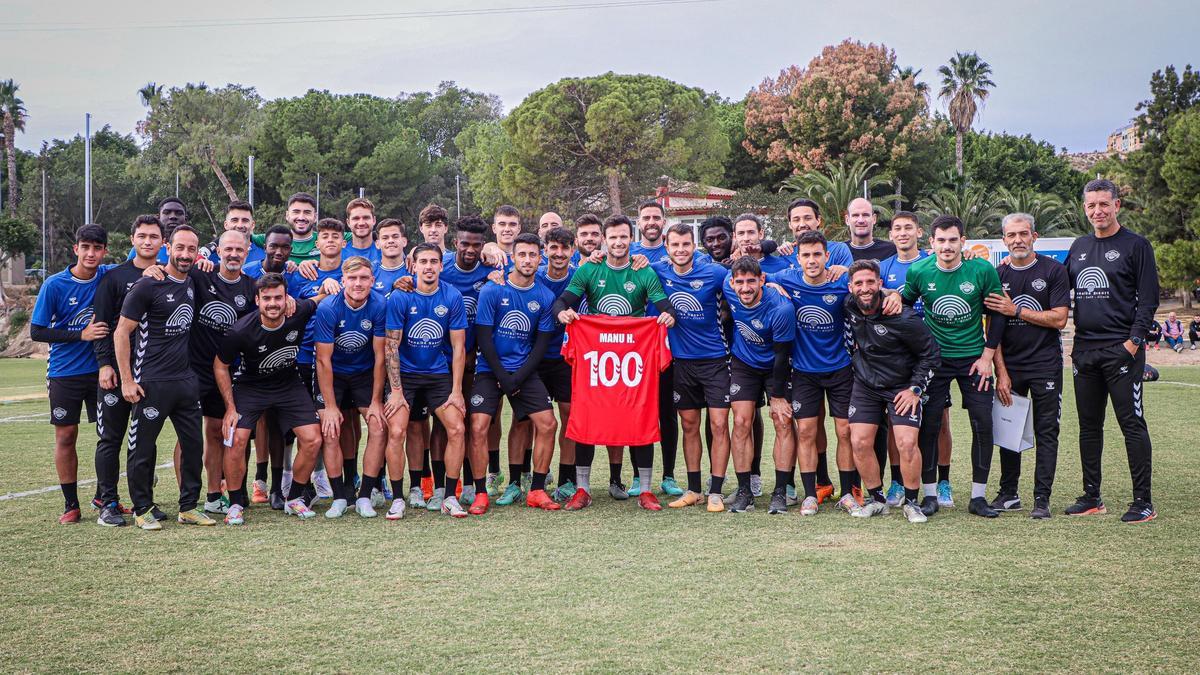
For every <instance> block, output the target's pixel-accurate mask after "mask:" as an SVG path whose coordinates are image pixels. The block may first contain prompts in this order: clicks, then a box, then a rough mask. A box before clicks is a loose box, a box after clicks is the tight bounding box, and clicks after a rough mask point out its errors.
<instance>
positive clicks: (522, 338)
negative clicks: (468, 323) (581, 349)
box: [475, 280, 561, 373]
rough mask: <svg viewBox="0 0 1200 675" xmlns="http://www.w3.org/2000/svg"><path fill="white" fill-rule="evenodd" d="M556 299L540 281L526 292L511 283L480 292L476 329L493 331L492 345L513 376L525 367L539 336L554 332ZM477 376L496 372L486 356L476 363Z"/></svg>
mask: <svg viewBox="0 0 1200 675" xmlns="http://www.w3.org/2000/svg"><path fill="white" fill-rule="evenodd" d="M556 299H557V297H556V296H555V295H554V294H553V293H552V292H551V291H550V289H549V288H546V287H545V286H543V285H541V284H539V283H538V282H537V281H536V280H535V281H534V282H533V283H532V284H530V285H529V286H528V287H526V288H518V287H517V286H514V285H513V284H512V282H511V281H509V282H508V283H506V284H504V285H503V286H501V285H500V284H488V285H487V286H484V288H483V290H482V291H480V292H479V305H478V309H477V312H476V314H475V325H477V326H491V327H492V343H493V344H495V345H496V353H497V354H498V355H499V356H500V365H501V366H503V367H504V369H505V370H507V371H508V372H510V373H511V372H514V371H516V370H518V369H519V368H520V367H521V366H523V365H525V361H526V360H527V359H528V358H529V353H530V352H532V351H533V343H534V339H535V336H536V334H537V333H539V332H540V333H553V332H554V330H555V328H556V325H555V321H554V315H553V314H551V313H550V306H551V305H553V304H554V301H555V300H556ZM560 348H561V347H560ZM475 372H477V373H490V372H492V369H491V367H490V366H489V365H488V362H487V359H485V358H484V357H483V354H480V355H479V358H478V359H477V360H476V363H475Z"/></svg>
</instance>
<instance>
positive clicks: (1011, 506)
mask: <svg viewBox="0 0 1200 675" xmlns="http://www.w3.org/2000/svg"><path fill="white" fill-rule="evenodd" d="M991 507H992V508H993V509H996V510H997V511H1020V510H1021V498H1020V497H1018V496H1016V495H1006V494H1004V493H1000V494H998V495H996V498H995V499H993V500H992V503H991Z"/></svg>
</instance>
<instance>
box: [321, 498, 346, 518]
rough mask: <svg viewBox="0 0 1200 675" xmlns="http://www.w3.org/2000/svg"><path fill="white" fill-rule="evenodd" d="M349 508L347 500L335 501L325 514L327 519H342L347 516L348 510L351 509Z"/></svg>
mask: <svg viewBox="0 0 1200 675" xmlns="http://www.w3.org/2000/svg"><path fill="white" fill-rule="evenodd" d="M349 506H350V505H349V504H347V503H346V500H345V499H335V500H333V503H332V504H330V505H329V510H328V511H326V512H325V517H326V518H341V517H342V516H343V515H345V513H346V509H347V508H349Z"/></svg>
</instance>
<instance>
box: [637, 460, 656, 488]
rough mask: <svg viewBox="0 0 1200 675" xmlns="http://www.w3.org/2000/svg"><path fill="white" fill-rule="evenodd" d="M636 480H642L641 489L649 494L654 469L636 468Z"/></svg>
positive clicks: (649, 467)
mask: <svg viewBox="0 0 1200 675" xmlns="http://www.w3.org/2000/svg"><path fill="white" fill-rule="evenodd" d="M638 478H641V479H642V489H643V490H645V491H646V492H649V491H650V485H651V484H653V483H654V467H652V466H647V467H638Z"/></svg>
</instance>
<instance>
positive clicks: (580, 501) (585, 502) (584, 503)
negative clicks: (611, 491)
mask: <svg viewBox="0 0 1200 675" xmlns="http://www.w3.org/2000/svg"><path fill="white" fill-rule="evenodd" d="M591 505H592V495H591V494H589V493H588V491H587V490H584V489H583V488H578V489H577V490H575V494H573V495H571V498H570V499H568V500H567V503H566V504H564V505H563V510H564V511H578V510H580V509H585V508H587V507H589V506H591Z"/></svg>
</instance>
